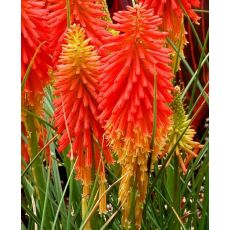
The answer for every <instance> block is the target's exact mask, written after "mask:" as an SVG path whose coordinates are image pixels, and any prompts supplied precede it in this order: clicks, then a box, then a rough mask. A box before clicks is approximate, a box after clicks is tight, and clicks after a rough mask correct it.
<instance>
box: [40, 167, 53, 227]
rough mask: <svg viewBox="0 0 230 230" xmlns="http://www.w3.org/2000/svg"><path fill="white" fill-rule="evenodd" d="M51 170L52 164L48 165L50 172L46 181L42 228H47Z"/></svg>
mask: <svg viewBox="0 0 230 230" xmlns="http://www.w3.org/2000/svg"><path fill="white" fill-rule="evenodd" d="M50 171H51V166H50V165H49V166H48V173H47V181H46V194H45V201H44V208H43V212H42V222H41V228H40V229H41V230H43V229H44V228H45V226H44V224H45V218H46V210H47V209H46V207H47V201H48V193H49V184H50Z"/></svg>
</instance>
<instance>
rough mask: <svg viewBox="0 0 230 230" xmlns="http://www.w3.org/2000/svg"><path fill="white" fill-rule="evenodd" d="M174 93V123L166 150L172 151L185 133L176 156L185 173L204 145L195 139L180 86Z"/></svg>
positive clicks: (177, 148)
mask: <svg viewBox="0 0 230 230" xmlns="http://www.w3.org/2000/svg"><path fill="white" fill-rule="evenodd" d="M173 94H174V100H173V102H172V103H171V107H172V110H173V119H172V120H173V125H172V126H171V128H170V131H169V134H168V138H167V141H166V147H165V151H164V152H165V153H166V152H170V151H171V150H172V148H173V147H174V145H175V144H176V142H177V140H178V139H179V138H180V137H181V136H182V135H183V136H182V137H181V139H180V141H179V143H178V145H177V147H176V156H177V157H178V159H179V163H180V166H181V169H182V171H183V173H186V172H187V168H186V167H187V165H188V164H189V162H190V161H191V160H192V159H193V158H194V157H197V154H198V152H199V150H200V148H202V145H201V144H200V143H199V142H196V141H194V140H193V139H194V136H195V134H196V131H195V130H194V129H193V128H192V127H191V126H190V125H189V124H190V122H191V119H189V118H188V115H187V114H186V113H185V110H184V107H183V102H182V99H181V93H180V87H179V86H176V87H175V90H174V92H173ZM183 152H184V154H183Z"/></svg>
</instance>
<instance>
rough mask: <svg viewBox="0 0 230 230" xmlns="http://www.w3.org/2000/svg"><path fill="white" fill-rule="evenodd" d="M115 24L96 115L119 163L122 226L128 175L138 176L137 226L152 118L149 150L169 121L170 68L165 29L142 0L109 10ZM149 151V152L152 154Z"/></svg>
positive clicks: (126, 212)
mask: <svg viewBox="0 0 230 230" xmlns="http://www.w3.org/2000/svg"><path fill="white" fill-rule="evenodd" d="M113 19H114V21H116V22H117V24H114V25H111V28H113V29H115V30H117V31H119V32H120V34H119V35H118V36H115V37H113V36H110V37H108V38H106V42H108V44H106V45H104V46H103V48H104V50H105V51H107V54H108V56H107V57H104V58H103V59H102V66H101V71H102V75H101V77H100V81H99V83H100V95H99V96H100V97H99V101H100V103H99V109H101V114H100V119H101V121H102V123H103V125H104V127H105V129H106V136H107V138H108V140H109V141H110V144H111V146H112V148H113V150H114V151H115V152H116V153H117V154H118V158H119V159H118V161H119V163H120V164H121V165H122V175H123V176H124V179H123V180H122V181H121V185H120V190H119V200H120V201H121V203H124V212H123V225H125V226H126V224H127V219H128V216H129V208H130V206H129V204H130V203H129V201H130V200H129V198H128V194H129V193H128V191H130V189H131V187H132V184H131V181H132V180H131V178H132V177H134V180H136V181H137V185H136V186H137V190H138V193H139V196H137V197H136V211H135V215H136V225H137V226H140V221H141V207H142V204H143V202H144V200H145V195H146V190H147V183H148V176H147V161H148V156H149V154H150V153H151V152H152V150H151V147H150V142H151V136H152V132H153V121H154V120H155V121H156V137H155V139H154V150H155V153H157V149H158V148H159V147H160V146H161V144H162V142H163V141H164V139H165V135H166V133H167V130H168V127H169V125H170V115H171V110H170V108H169V106H168V103H169V102H171V100H172V96H171V93H170V90H171V89H172V83H171V80H172V77H173V74H172V69H171V67H170V66H169V65H170V63H171V60H170V58H169V55H170V52H169V49H167V48H165V43H166V41H165V38H166V35H167V33H164V32H160V31H158V26H160V25H161V23H162V20H161V19H160V18H159V17H158V16H154V15H153V10H152V9H149V10H147V7H146V6H142V5H141V4H139V5H135V6H134V7H130V6H128V7H127V11H120V12H118V13H115V14H114V17H113ZM154 76H155V77H156V84H157V85H156V87H155V88H156V95H157V97H156V98H155V99H156V107H157V111H156V117H155V116H154V113H153V104H154ZM151 154H152V153H151Z"/></svg>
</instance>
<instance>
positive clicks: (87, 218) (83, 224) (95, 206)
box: [79, 173, 128, 230]
mask: <svg viewBox="0 0 230 230" xmlns="http://www.w3.org/2000/svg"><path fill="white" fill-rule="evenodd" d="M127 175H128V174H127V173H126V174H124V175H123V176H122V177H120V178H119V179H118V180H117V181H115V182H114V183H113V184H112V185H111V186H110V187H109V188H108V189H107V190H106V191H105V192H104V193H103V194H102V195H101V196H100V197H99V199H98V200H97V202H96V204H95V205H94V207H92V209H91V210H90V211H89V214H88V215H87V217H86V218H85V219H84V221H83V223H82V224H81V226H80V229H79V230H83V229H84V227H85V225H86V223H87V222H88V220H89V219H90V217H91V216H92V214H93V213H94V212H95V210H96V208H97V207H98V205H99V202H100V200H101V199H102V197H103V196H104V195H105V194H106V193H108V192H109V191H110V190H111V189H112V188H113V187H114V186H115V185H116V184H117V183H118V182H120V181H121V180H122V179H123V178H124V177H125V176H127Z"/></svg>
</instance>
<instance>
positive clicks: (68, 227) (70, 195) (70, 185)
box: [67, 159, 74, 230]
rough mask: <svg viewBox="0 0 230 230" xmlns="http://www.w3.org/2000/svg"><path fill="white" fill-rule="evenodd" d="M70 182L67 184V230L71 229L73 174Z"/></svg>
mask: <svg viewBox="0 0 230 230" xmlns="http://www.w3.org/2000/svg"><path fill="white" fill-rule="evenodd" d="M70 168H71V169H72V168H73V160H72V159H71V160H70ZM70 177H71V178H70V184H69V208H68V217H67V230H70V229H71V223H70V219H71V208H72V203H73V182H74V181H73V179H74V178H73V174H70Z"/></svg>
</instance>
